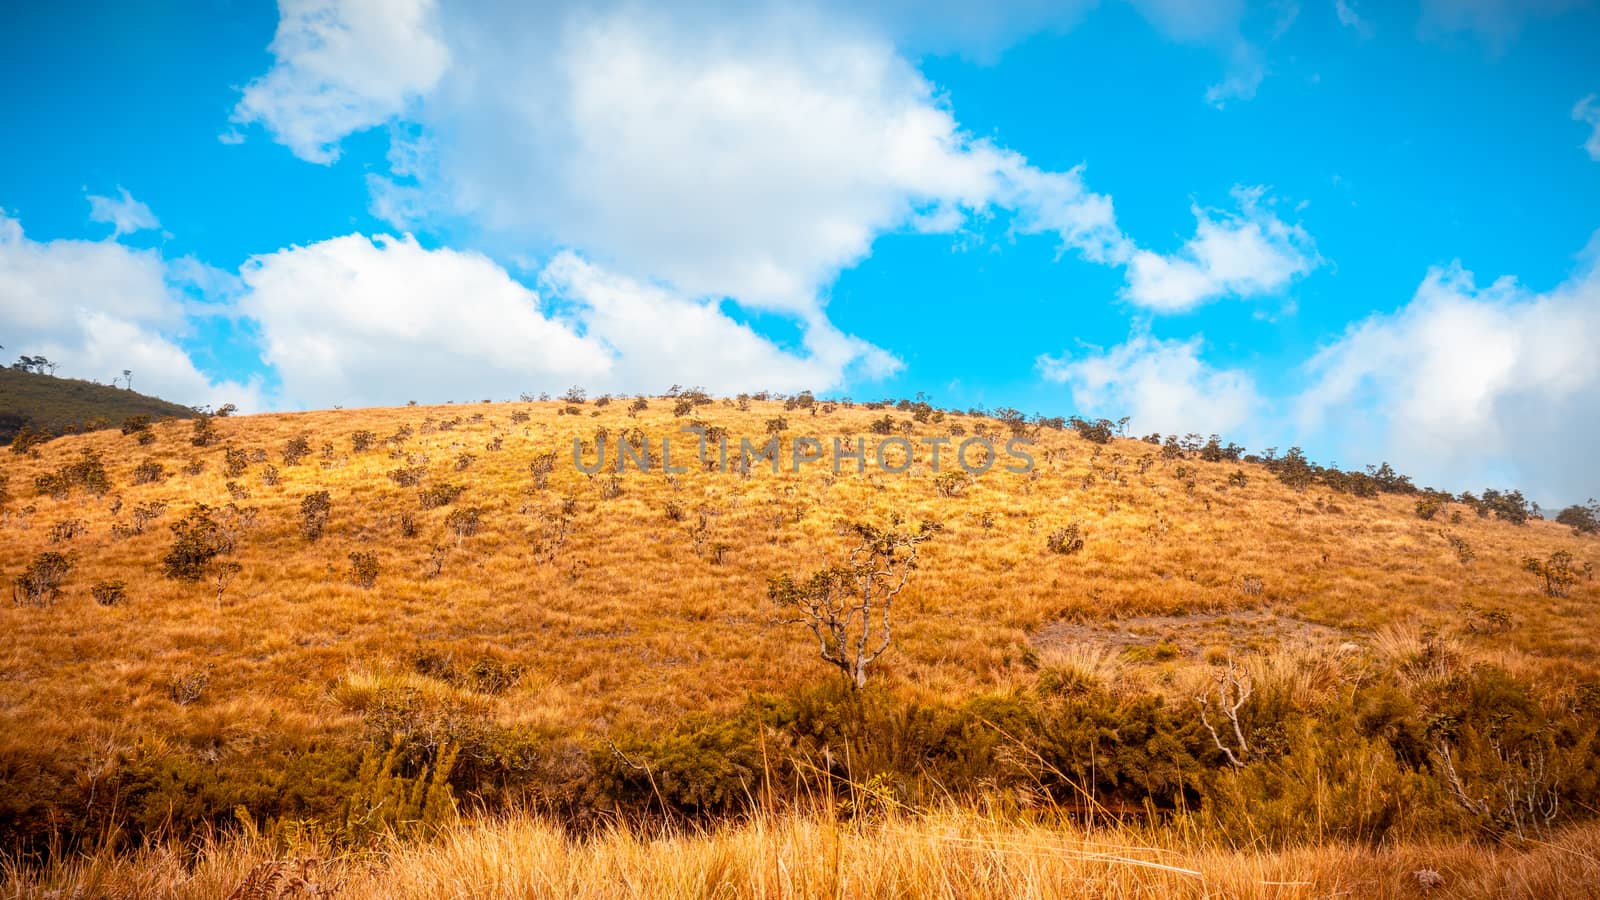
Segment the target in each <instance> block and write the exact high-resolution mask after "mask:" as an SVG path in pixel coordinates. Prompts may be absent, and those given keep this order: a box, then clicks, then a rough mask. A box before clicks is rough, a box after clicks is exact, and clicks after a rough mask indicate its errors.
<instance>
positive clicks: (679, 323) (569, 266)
mask: <svg viewBox="0 0 1600 900" xmlns="http://www.w3.org/2000/svg"><path fill="white" fill-rule="evenodd" d="M540 284H542V285H543V286H545V287H546V288H547V289H548V290H550V291H551V292H552V293H553V294H555V295H558V296H559V297H561V298H562V299H564V300H567V301H569V302H572V303H576V304H578V306H577V309H576V310H575V312H574V315H575V317H576V318H577V319H578V320H579V321H580V322H581V323H582V325H583V327H584V331H585V333H586V334H587V335H589V336H590V337H592V338H594V339H596V340H598V341H600V342H601V343H603V344H604V345H605V346H606V347H607V348H608V349H609V350H610V351H611V352H612V353H613V354H614V360H615V364H614V366H613V368H612V371H610V372H609V373H608V374H607V376H606V377H605V378H604V379H602V380H601V382H599V383H600V384H601V386H604V387H611V388H614V389H619V390H645V389H652V388H659V387H661V386H663V385H666V384H669V383H673V382H677V383H680V384H685V385H698V386H701V387H705V388H707V389H709V390H712V391H715V392H718V393H736V392H739V391H755V390H763V389H766V390H778V391H790V392H793V391H799V390H805V389H816V390H828V389H831V388H837V387H840V386H841V385H842V384H843V383H844V381H845V380H846V378H847V377H848V376H849V375H852V374H854V375H859V376H861V377H864V378H868V379H876V378H883V377H886V376H888V375H892V374H893V373H894V372H895V371H897V370H898V369H899V368H900V362H899V360H897V359H895V358H894V357H893V356H891V355H889V354H888V353H886V352H885V351H883V350H881V349H879V348H877V347H874V346H872V345H871V344H869V343H867V342H865V341H863V340H861V339H859V338H856V337H852V336H850V335H846V334H843V333H841V332H839V331H838V330H837V329H836V328H834V327H833V326H832V325H831V324H829V323H828V322H827V320H826V319H823V318H822V317H820V316H814V317H812V318H811V319H810V320H809V321H807V322H806V323H805V324H804V336H803V339H802V340H803V344H804V349H805V351H806V352H805V354H804V355H799V354H796V353H791V352H787V351H784V350H782V349H780V348H779V347H777V346H776V345H775V344H773V343H772V342H771V341H769V340H767V339H766V338H764V337H762V336H760V335H758V334H756V333H755V332H754V331H753V330H751V329H750V328H749V327H747V326H745V325H741V324H739V323H738V322H735V321H734V320H733V319H731V318H729V317H728V316H727V315H725V314H723V313H722V311H721V310H719V309H718V308H717V307H716V306H715V305H714V304H710V303H705V302H700V301H696V300H692V299H689V298H687V297H684V296H681V295H679V294H676V293H674V292H673V291H671V290H668V289H666V288H662V287H659V286H654V285H649V284H644V283H641V282H639V281H636V280H634V279H632V278H627V277H624V276H621V275H617V274H615V273H612V272H607V271H605V270H603V269H601V268H600V267H598V266H596V265H594V264H592V263H589V262H587V261H585V260H583V259H582V258H580V257H579V256H577V255H576V254H574V253H570V252H567V253H562V254H559V255H558V256H557V257H556V258H555V259H554V260H552V261H551V262H550V264H549V265H548V266H546V267H545V269H544V271H543V272H542V273H541V275H540Z"/></svg>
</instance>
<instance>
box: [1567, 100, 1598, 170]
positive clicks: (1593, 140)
mask: <svg viewBox="0 0 1600 900" xmlns="http://www.w3.org/2000/svg"><path fill="white" fill-rule="evenodd" d="M1572 118H1573V119H1574V120H1576V121H1579V122H1582V123H1584V124H1585V125H1588V126H1589V139H1588V140H1586V141H1584V142H1583V149H1584V152H1586V153H1588V154H1589V158H1590V159H1592V160H1594V161H1596V162H1600V102H1596V100H1595V95H1594V94H1590V95H1589V96H1587V97H1585V98H1583V99H1582V100H1579V101H1578V103H1577V105H1576V106H1574V107H1572Z"/></svg>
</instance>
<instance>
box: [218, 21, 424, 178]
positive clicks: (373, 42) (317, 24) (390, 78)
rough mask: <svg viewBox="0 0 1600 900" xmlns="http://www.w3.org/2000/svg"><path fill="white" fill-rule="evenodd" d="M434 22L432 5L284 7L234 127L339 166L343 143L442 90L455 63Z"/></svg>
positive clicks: (305, 156) (319, 160)
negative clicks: (268, 65) (258, 130)
mask: <svg viewBox="0 0 1600 900" xmlns="http://www.w3.org/2000/svg"><path fill="white" fill-rule="evenodd" d="M433 15H434V9H433V2H432V0H342V2H339V3H325V2H321V0H280V2H279V3H278V31H277V34H276V36H274V37H273V39H272V45H271V46H270V47H269V48H268V49H269V50H270V51H271V52H272V55H273V57H274V59H275V60H276V62H275V64H274V66H273V67H272V70H271V71H270V72H268V73H267V74H266V75H265V76H263V77H261V78H258V79H256V80H255V81H252V82H251V83H250V84H249V85H248V86H246V87H245V89H244V95H243V97H241V98H240V100H239V104H238V106H237V107H236V108H235V109H234V115H233V120H234V121H235V122H237V123H240V124H246V123H250V122H259V123H261V124H262V125H264V126H265V127H266V128H267V129H268V130H269V131H271V132H272V133H273V135H274V136H275V137H276V138H277V139H278V140H279V141H280V142H282V143H283V144H284V145H286V146H287V147H289V149H291V150H293V151H294V153H295V155H296V156H299V157H300V158H302V159H305V160H308V161H311V162H317V163H331V162H333V161H334V160H336V159H338V158H339V149H338V142H339V140H340V139H341V138H343V137H344V136H345V135H347V134H350V133H352V132H355V131H360V130H362V129H364V128H371V127H372V126H374V125H380V124H382V123H384V122H386V121H388V120H389V118H390V117H391V116H394V115H396V114H398V113H400V112H401V111H402V110H404V109H405V108H406V105H407V103H409V102H411V101H412V100H413V99H414V98H415V97H417V96H418V95H420V94H423V93H426V92H427V91H429V90H430V89H432V88H433V86H434V85H435V84H437V83H438V81H439V77H440V76H441V75H442V74H443V73H444V71H445V68H446V67H447V66H448V65H449V61H450V57H449V53H448V51H447V50H446V49H445V47H444V45H443V44H441V43H440V42H439V40H438V39H437V38H436V37H435V36H434V34H433V32H432V19H433ZM224 140H225V142H230V143H231V142H232V141H228V140H227V139H226V138H225V139H224Z"/></svg>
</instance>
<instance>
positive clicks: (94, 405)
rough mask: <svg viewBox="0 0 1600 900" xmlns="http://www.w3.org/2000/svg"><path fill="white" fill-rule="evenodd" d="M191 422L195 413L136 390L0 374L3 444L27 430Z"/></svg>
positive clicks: (0, 439) (19, 372) (26, 374)
mask: <svg viewBox="0 0 1600 900" xmlns="http://www.w3.org/2000/svg"><path fill="white" fill-rule="evenodd" d="M137 415H147V416H149V417H150V418H151V419H160V418H165V417H171V418H179V419H192V418H194V416H195V415H196V413H195V411H194V410H192V409H190V408H189V407H187V406H183V405H181V404H177V403H169V402H167V401H166V400H162V399H161V398H159V397H151V396H148V395H146V394H140V393H136V392H134V391H128V390H123V389H121V388H114V387H110V386H108V385H104V384H95V383H94V382H92V381H81V380H79V379H76V378H57V377H55V376H53V375H40V374H37V373H34V372H24V371H22V370H20V369H0V444H9V443H11V439H12V438H13V437H16V434H17V432H18V431H21V430H22V427H23V426H24V425H28V426H32V427H33V428H34V430H36V431H44V432H48V433H50V434H61V433H63V432H66V431H69V430H70V431H93V430H95V429H96V428H106V427H112V426H116V425H120V424H121V423H122V420H123V419H125V418H127V417H128V416H137Z"/></svg>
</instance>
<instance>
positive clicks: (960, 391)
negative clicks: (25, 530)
mask: <svg viewBox="0 0 1600 900" xmlns="http://www.w3.org/2000/svg"><path fill="white" fill-rule="evenodd" d="M135 6H136V7H137V8H135ZM135 6H129V5H123V4H119V5H111V4H103V5H102V4H67V5H58V6H54V7H48V8H47V7H44V6H34V7H32V8H28V7H22V6H18V5H15V4H13V5H11V6H8V7H7V9H6V10H5V11H4V12H3V13H0V16H3V17H4V19H5V21H4V22H0V68H3V75H4V77H5V79H6V83H7V84H8V85H11V86H12V89H11V90H9V91H8V92H7V94H6V99H4V100H3V101H0V103H3V104H4V106H3V118H0V121H3V122H4V130H3V134H4V138H5V140H4V143H3V145H0V146H3V147H4V150H3V153H4V156H3V161H4V165H3V166H0V210H3V213H0V216H3V218H0V343H3V344H4V345H5V346H6V348H7V349H6V352H15V353H30V354H40V353H42V354H44V355H47V356H49V357H50V358H52V359H55V360H57V361H58V362H60V363H61V370H60V371H61V373H62V374H72V375H75V376H79V377H87V378H93V379H95V380H99V381H103V382H104V381H109V380H110V379H111V378H112V377H113V376H115V375H117V374H118V373H120V371H121V370H123V369H132V370H133V371H134V373H135V375H134V379H135V382H134V386H135V387H136V388H139V389H142V390H149V391H151V392H155V393H159V394H162V395H164V396H168V397H171V398H172V399H175V400H179V401H182V402H187V403H195V404H200V403H220V402H236V403H239V404H240V405H241V406H244V407H245V408H247V409H296V408H310V407H323V406H332V405H345V406H357V405H368V404H389V403H403V402H405V401H406V400H408V399H418V400H421V401H443V400H446V399H455V400H469V399H471V400H476V399H484V398H495V399H504V398H509V397H514V396H516V395H517V394H519V393H522V392H524V391H532V392H538V391H543V390H549V391H560V390H562V389H564V388H565V387H566V386H567V385H569V384H574V383H578V384H583V385H586V386H589V387H590V388H591V390H593V391H600V390H609V391H618V392H622V391H627V392H632V391H658V390H660V389H662V388H664V387H666V386H667V385H670V384H673V383H684V384H701V385H704V386H705V387H707V388H710V389H712V390H714V391H718V392H737V391H741V390H757V389H761V388H770V389H774V390H782V391H793V390H798V389H801V388H807V387H809V388H813V389H816V390H819V391H826V392H829V393H834V394H849V395H853V396H856V397H876V396H886V395H894V396H906V395H911V394H915V393H916V392H918V391H924V392H926V393H928V394H929V395H931V396H932V397H933V399H934V400H935V401H936V402H938V403H940V404H944V405H954V406H961V407H967V406H977V405H982V406H987V407H997V406H1015V407H1019V408H1023V409H1025V410H1029V411H1039V412H1043V413H1047V414H1071V413H1082V414H1085V415H1104V416H1108V417H1112V418H1116V417H1119V416H1122V415H1129V416H1132V417H1133V427H1134V429H1135V430H1137V431H1139V432H1141V433H1142V432H1147V431H1163V432H1179V433H1183V432H1189V431H1195V432H1201V433H1209V432H1213V431H1216V432H1222V433H1223V434H1224V435H1225V436H1228V437H1230V438H1233V439H1237V440H1240V441H1241V442H1244V443H1247V444H1249V445H1250V446H1252V447H1256V448H1260V447H1266V446H1277V447H1280V448H1283V447H1287V446H1289V445H1291V444H1299V445H1301V446H1304V447H1306V448H1307V450H1308V451H1309V452H1310V453H1311V454H1312V456H1313V457H1314V458H1317V459H1320V460H1322V461H1328V462H1338V463H1339V464H1342V465H1345V466H1360V465H1365V464H1369V463H1376V462H1379V461H1381V460H1389V461H1392V462H1394V463H1395V464H1396V465H1397V466H1398V467H1400V468H1401V469H1402V470H1403V471H1408V472H1412V473H1414V474H1415V475H1416V476H1417V478H1418V480H1419V481H1422V482H1425V483H1431V484H1437V485H1440V486H1444V487H1449V488H1453V489H1458V490H1459V489H1466V488H1472V489H1477V488H1481V487H1484V486H1486V485H1506V486H1519V487H1523V488H1525V489H1527V490H1529V491H1531V492H1532V493H1533V494H1534V496H1536V497H1538V498H1539V499H1541V500H1542V501H1544V502H1546V503H1552V504H1554V503H1567V502H1573V501H1576V500H1582V499H1584V498H1585V497H1588V496H1592V495H1595V494H1600V476H1597V475H1596V474H1595V470H1594V467H1593V466H1592V465H1591V464H1590V461H1589V457H1592V455H1593V453H1592V448H1593V447H1595V446H1597V445H1600V428H1597V427H1596V425H1595V422H1596V421H1597V420H1600V368H1597V367H1600V363H1597V361H1596V359H1595V353H1594V352H1593V351H1594V348H1595V346H1596V344H1597V342H1600V275H1597V274H1596V272H1595V256H1594V254H1595V252H1596V251H1597V250H1600V243H1596V244H1591V240H1592V236H1593V235H1594V234H1595V233H1596V231H1597V229H1600V99H1595V95H1596V94H1597V93H1600V53H1596V52H1594V47H1595V46H1597V45H1600V9H1597V8H1596V5H1595V4H1592V3H1590V4H1584V3H1574V2H1556V0H1545V2H1541V3H1501V2H1497V0H1470V2H1453V0H1428V2H1424V3H1421V4H1420V5H1411V4H1381V5H1380V4H1377V3H1365V4H1361V3H1354V2H1350V0H1344V2H1320V0H1299V2H1292V0H1279V2H1274V3H1262V4H1248V3H1229V2H1219V3H1212V4H1203V5H1196V4H1182V3H1174V2H1171V0H1138V2H1110V0H1107V2H1101V3H1092V2H1087V0H1080V2H1076V3H1072V2H1069V3H1055V4H1040V3H1036V2H1031V0H1022V2H1014V3H1009V4H1007V3H1000V4H988V5H986V6H985V7H984V9H983V11H981V12H980V11H977V10H976V8H975V7H968V6H964V5H961V4H954V3H949V4H938V3H936V4H933V5H932V6H928V5H914V4H897V3H888V4H880V5H868V6H865V7H863V6H862V5H859V4H856V5H848V4H839V3H831V2H827V0H819V2H818V3H815V4H811V5H806V4H783V5H763V4H722V3H716V2H708V3H697V4H693V5H680V6H676V7H671V8H670V9H664V8H662V7H660V6H659V5H657V6H639V5H631V4H626V3H623V4H611V3H602V4H584V5H581V6H579V5H564V4H561V3H550V4H540V5H539V6H538V8H537V9H523V8H521V7H519V6H515V5H510V4H473V3H461V4H451V5H448V6H436V5H434V4H432V3H429V2H426V0H405V2H400V0H396V2H385V3H374V2H368V3H359V2H329V0H295V2H287V0H286V2H284V3H282V4H281V5H280V6H279V7H274V6H271V5H267V4H251V3H231V2H213V3H209V4H208V3H185V4H179V3H150V4H138V5H135Z"/></svg>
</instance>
